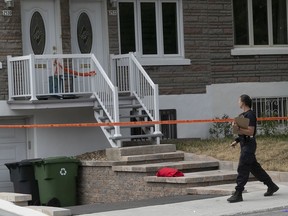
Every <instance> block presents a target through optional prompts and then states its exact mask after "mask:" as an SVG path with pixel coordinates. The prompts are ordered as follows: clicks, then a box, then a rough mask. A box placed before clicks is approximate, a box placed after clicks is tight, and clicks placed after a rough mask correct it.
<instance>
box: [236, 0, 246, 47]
mask: <svg viewBox="0 0 288 216" xmlns="http://www.w3.org/2000/svg"><path fill="white" fill-rule="evenodd" d="M233 13H234V40H235V44H236V45H248V44H249V30H248V5H247V1H245V0H244V1H243V0H234V1H233Z"/></svg>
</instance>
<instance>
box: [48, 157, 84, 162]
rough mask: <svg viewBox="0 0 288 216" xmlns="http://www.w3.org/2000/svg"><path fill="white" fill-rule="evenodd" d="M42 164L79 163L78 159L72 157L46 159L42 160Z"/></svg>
mask: <svg viewBox="0 0 288 216" xmlns="http://www.w3.org/2000/svg"><path fill="white" fill-rule="evenodd" d="M43 163H44V164H53V163H79V160H78V159H75V158H73V157H48V158H44V159H43Z"/></svg>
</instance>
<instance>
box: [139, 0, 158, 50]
mask: <svg viewBox="0 0 288 216" xmlns="http://www.w3.org/2000/svg"><path fill="white" fill-rule="evenodd" d="M141 27H142V28H141V30H142V49H143V54H144V55H145V54H157V31H156V6H155V3H151V2H149V3H147V2H145V3H144V2H142V3H141Z"/></svg>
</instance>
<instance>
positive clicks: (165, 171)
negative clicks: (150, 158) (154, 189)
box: [156, 167, 184, 177]
mask: <svg viewBox="0 0 288 216" xmlns="http://www.w3.org/2000/svg"><path fill="white" fill-rule="evenodd" d="M156 176H157V177H181V176H184V174H183V173H182V172H181V171H179V170H177V169H174V168H170V167H164V168H161V169H159V170H158V172H157V173H156Z"/></svg>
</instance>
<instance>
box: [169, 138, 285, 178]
mask: <svg viewBox="0 0 288 216" xmlns="http://www.w3.org/2000/svg"><path fill="white" fill-rule="evenodd" d="M232 141H233V138H231V139H228V138H225V139H208V140H173V142H171V143H175V144H176V146H177V149H178V150H182V151H185V152H191V153H194V154H202V155H208V156H212V157H214V158H217V159H219V160H228V161H238V159H239V155H240V146H239V145H238V146H236V147H235V148H231V147H230V143H231V142H232ZM166 143H167V142H166ZM256 157H257V160H258V162H259V163H260V164H261V165H262V167H263V168H264V169H265V170H270V171H283V172H288V166H287V164H288V135H285V136H284V135H281V136H269V137H267V136H266V137H264V136H259V137H257V151H256Z"/></svg>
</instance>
